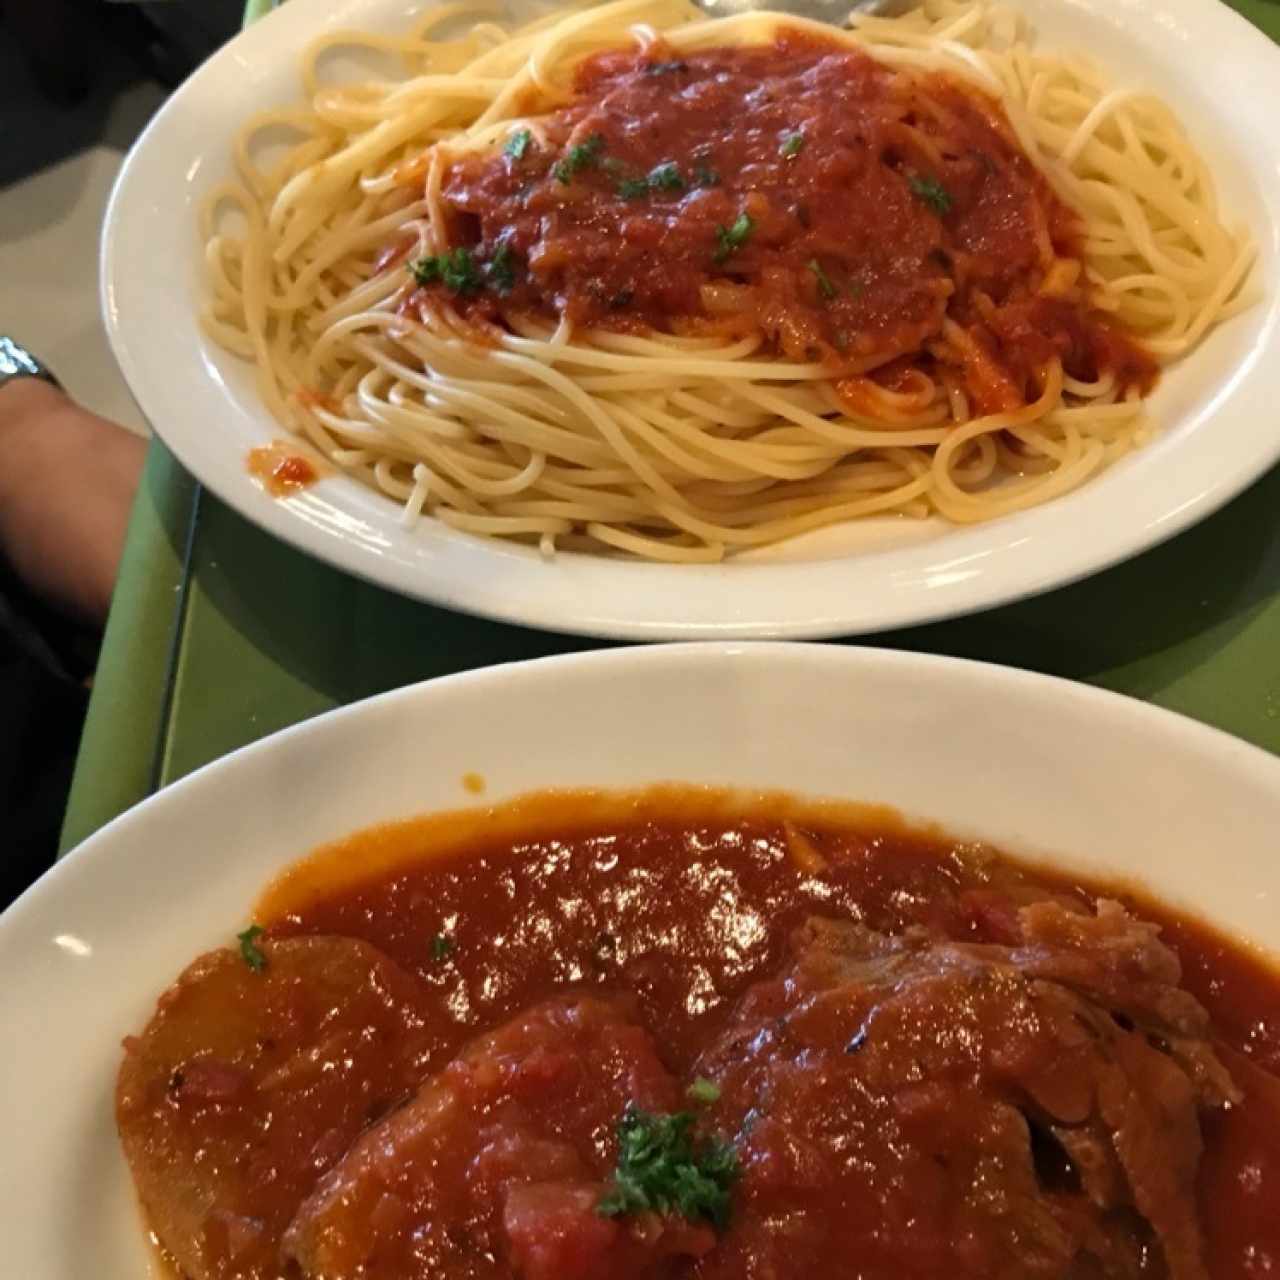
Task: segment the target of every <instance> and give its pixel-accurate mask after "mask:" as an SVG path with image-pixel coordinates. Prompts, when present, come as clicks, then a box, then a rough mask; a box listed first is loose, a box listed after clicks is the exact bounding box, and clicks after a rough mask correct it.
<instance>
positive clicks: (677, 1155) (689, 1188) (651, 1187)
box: [596, 1107, 741, 1230]
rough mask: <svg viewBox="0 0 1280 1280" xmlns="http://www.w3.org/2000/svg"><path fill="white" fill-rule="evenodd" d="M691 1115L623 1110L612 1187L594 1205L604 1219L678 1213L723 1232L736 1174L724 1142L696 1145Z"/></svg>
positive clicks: (735, 1160)
mask: <svg viewBox="0 0 1280 1280" xmlns="http://www.w3.org/2000/svg"><path fill="white" fill-rule="evenodd" d="M693 1125H694V1115H693V1113H692V1112H691V1111H678V1112H676V1113H675V1114H674V1115H654V1114H651V1113H649V1112H647V1111H640V1110H638V1109H637V1108H636V1107H628V1108H627V1109H626V1111H625V1112H624V1113H623V1116H622V1119H621V1120H620V1121H619V1122H618V1167H617V1169H616V1171H615V1172H614V1178H613V1188H612V1190H610V1191H609V1192H608V1194H606V1195H605V1197H604V1199H602V1200H601V1201H600V1203H599V1204H598V1205H597V1206H596V1212H597V1213H599V1214H600V1215H601V1216H603V1217H606V1218H614V1217H618V1216H620V1215H622V1214H633V1213H659V1214H673V1213H678V1214H680V1215H681V1216H682V1217H684V1218H687V1219H688V1220H689V1221H690V1222H697V1221H699V1220H705V1221H707V1222H710V1223H711V1224H712V1225H713V1226H715V1227H717V1228H718V1229H720V1230H723V1229H724V1228H725V1226H726V1225H727V1224H728V1221H729V1193H730V1191H731V1190H732V1188H733V1184H734V1183H735V1182H737V1180H738V1176H739V1174H740V1173H741V1167H740V1165H739V1163H738V1156H737V1153H736V1152H735V1151H734V1149H733V1147H732V1146H730V1144H729V1143H727V1142H721V1141H719V1140H718V1139H715V1138H711V1139H707V1140H704V1141H701V1142H699V1141H696V1140H695V1138H694V1136H693Z"/></svg>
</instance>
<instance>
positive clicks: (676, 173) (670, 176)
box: [649, 160, 684, 191]
mask: <svg viewBox="0 0 1280 1280" xmlns="http://www.w3.org/2000/svg"><path fill="white" fill-rule="evenodd" d="M649 185H650V186H651V187H652V188H653V189H654V190H655V191H683V190H684V179H683V178H682V177H681V176H680V166H679V165H678V164H676V163H675V161H674V160H668V161H667V163H666V164H660V165H658V166H656V167H655V168H653V169H650V170H649Z"/></svg>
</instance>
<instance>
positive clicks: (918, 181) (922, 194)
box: [907, 173, 951, 218]
mask: <svg viewBox="0 0 1280 1280" xmlns="http://www.w3.org/2000/svg"><path fill="white" fill-rule="evenodd" d="M907 186H909V187H910V188H911V194H912V195H913V196H915V197H916V198H917V199H919V200H923V201H924V202H925V204H927V205H928V206H929V208H930V209H932V210H933V211H934V213H936V214H937V215H938V217H940V218H941V217H943V216H945V215H946V214H948V213H950V212H951V196H950V194H949V193H948V191H947V189H946V187H944V186H943V185H942V183H940V182H939V181H938V180H937V178H921V177H918V176H917V175H916V174H914V173H913V174H911V175H910V176H909V177H908V178H907Z"/></svg>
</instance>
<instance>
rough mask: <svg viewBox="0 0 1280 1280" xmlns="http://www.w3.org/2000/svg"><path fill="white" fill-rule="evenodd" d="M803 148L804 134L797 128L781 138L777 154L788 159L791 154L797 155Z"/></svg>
mask: <svg viewBox="0 0 1280 1280" xmlns="http://www.w3.org/2000/svg"><path fill="white" fill-rule="evenodd" d="M803 150H804V134H803V133H801V132H799V130H797V131H796V132H795V133H789V134H787V136H786V137H785V138H784V139H783V142H782V146H780V147H779V148H778V154H779V155H783V156H786V158H787V159H788V160H790V159H791V157H792V156H798V155H799V154H800V153H801V152H802V151H803Z"/></svg>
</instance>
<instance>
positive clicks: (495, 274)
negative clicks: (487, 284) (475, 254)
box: [485, 240, 516, 293]
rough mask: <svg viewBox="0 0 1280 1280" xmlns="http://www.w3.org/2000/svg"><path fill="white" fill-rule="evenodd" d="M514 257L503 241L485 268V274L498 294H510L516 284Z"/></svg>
mask: <svg viewBox="0 0 1280 1280" xmlns="http://www.w3.org/2000/svg"><path fill="white" fill-rule="evenodd" d="M515 264H516V255H515V254H514V253H513V252H512V250H511V246H510V245H509V244H508V243H507V242H506V241H505V240H504V241H503V242H502V243H501V244H500V245H499V246H498V247H497V248H496V249H495V250H494V251H493V257H491V258H490V259H489V261H488V263H487V265H486V266H485V274H486V275H487V276H488V277H489V279H490V280H491V281H492V282H493V287H494V288H495V289H497V291H498V292H499V293H510V292H511V286H512V285H513V284H515V282H516V267H515Z"/></svg>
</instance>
